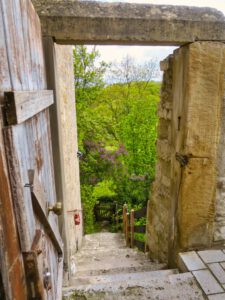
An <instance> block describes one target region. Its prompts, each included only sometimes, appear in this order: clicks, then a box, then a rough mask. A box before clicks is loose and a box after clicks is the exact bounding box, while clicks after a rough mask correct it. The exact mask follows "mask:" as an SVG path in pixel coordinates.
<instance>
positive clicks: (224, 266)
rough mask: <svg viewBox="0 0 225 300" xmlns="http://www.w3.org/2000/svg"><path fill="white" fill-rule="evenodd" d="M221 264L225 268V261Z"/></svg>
mask: <svg viewBox="0 0 225 300" xmlns="http://www.w3.org/2000/svg"><path fill="white" fill-rule="evenodd" d="M220 265H221V267H222V268H223V269H224V270H225V262H222V263H220Z"/></svg>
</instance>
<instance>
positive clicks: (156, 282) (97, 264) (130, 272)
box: [63, 232, 204, 300]
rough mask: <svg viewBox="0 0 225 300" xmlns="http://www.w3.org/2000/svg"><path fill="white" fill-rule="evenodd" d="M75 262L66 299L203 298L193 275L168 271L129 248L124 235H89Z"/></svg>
mask: <svg viewBox="0 0 225 300" xmlns="http://www.w3.org/2000/svg"><path fill="white" fill-rule="evenodd" d="M75 263H76V268H77V271H76V274H75V276H73V277H72V279H71V282H70V286H69V287H65V288H64V291H63V293H64V299H67V300H69V299H71V300H72V299H75V300H76V299H77V300H114V299H115V300H120V299H121V300H122V299H124V300H126V299H129V300H134V299H135V300H136V299H158V300H173V299H182V300H183V299H184V300H191V299H192V300H201V299H204V298H203V296H202V292H201V290H200V289H199V287H198V286H197V284H196V281H195V279H194V278H193V276H192V274H191V273H183V274H179V273H178V270H177V269H174V270H166V269H165V267H166V265H165V264H158V263H154V262H151V261H150V260H149V259H148V257H147V256H146V255H145V254H144V253H141V252H139V251H138V250H135V249H130V248H126V247H125V241H124V238H123V235H122V234H118V233H108V232H104V233H103V232H102V233H98V234H92V235H86V236H85V238H84V243H83V247H82V249H81V250H80V251H79V252H78V253H77V255H76V256H75Z"/></svg>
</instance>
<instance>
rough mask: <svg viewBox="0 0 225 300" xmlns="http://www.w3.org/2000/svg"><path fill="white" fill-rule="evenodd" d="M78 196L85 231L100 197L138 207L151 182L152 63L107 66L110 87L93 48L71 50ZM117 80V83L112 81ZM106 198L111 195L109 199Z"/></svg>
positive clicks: (154, 92)
mask: <svg viewBox="0 0 225 300" xmlns="http://www.w3.org/2000/svg"><path fill="white" fill-rule="evenodd" d="M74 65H75V66H74V70H75V71H74V72H75V88H76V102H77V121H78V140H79V149H80V150H81V151H82V152H83V157H82V159H81V161H80V172H81V195H82V202H83V204H84V218H85V231H86V232H91V231H93V230H94V226H93V224H94V217H93V208H94V205H95V203H97V201H98V199H100V198H101V197H103V196H107V197H108V198H109V197H113V199H115V198H117V200H118V202H121V204H122V203H124V202H127V203H131V204H132V205H137V206H138V205H139V206H143V205H144V204H145V202H146V201H147V199H148V197H149V191H150V183H151V182H152V180H153V178H154V169H155V161H156V154H155V142H156V126H157V117H156V107H157V102H158V100H159V89H160V84H157V83H154V82H152V81H151V79H152V77H153V75H154V74H155V72H156V69H155V62H154V61H152V62H151V61H150V62H146V63H144V64H143V65H138V64H136V63H135V62H134V61H133V60H132V59H131V58H125V59H124V60H123V61H122V62H121V63H120V64H118V65H117V66H115V65H114V66H113V68H112V71H111V74H112V79H111V82H112V83H111V84H108V85H105V84H104V75H105V72H106V70H108V67H109V66H107V64H105V63H104V62H101V61H100V58H99V54H98V52H97V50H96V48H93V50H92V51H91V52H88V51H87V48H86V47H84V46H78V47H76V49H75V50H74ZM116 82H117V83H116ZM110 195H111V196H110Z"/></svg>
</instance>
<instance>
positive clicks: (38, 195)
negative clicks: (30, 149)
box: [29, 170, 63, 255]
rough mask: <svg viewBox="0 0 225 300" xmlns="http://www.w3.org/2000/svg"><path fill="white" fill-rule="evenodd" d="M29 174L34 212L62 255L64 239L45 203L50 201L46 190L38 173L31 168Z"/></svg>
mask: <svg viewBox="0 0 225 300" xmlns="http://www.w3.org/2000/svg"><path fill="white" fill-rule="evenodd" d="M29 174H30V178H29V179H30V186H31V193H32V203H33V209H34V212H35V214H36V216H37V217H38V219H39V220H40V222H41V224H42V225H43V226H44V228H45V232H47V233H48V235H49V237H50V238H51V240H52V242H53V244H54V246H55V248H56V249H57V251H58V253H59V254H60V255H61V254H62V253H63V247H62V240H61V237H60V235H59V231H58V227H57V224H56V223H55V221H54V219H53V220H52V218H50V217H49V218H48V212H47V209H46V207H45V203H48V202H47V198H46V196H45V192H44V190H43V188H42V186H41V183H40V181H39V179H38V176H37V173H36V172H34V171H33V170H30V171H29ZM50 214H51V213H50Z"/></svg>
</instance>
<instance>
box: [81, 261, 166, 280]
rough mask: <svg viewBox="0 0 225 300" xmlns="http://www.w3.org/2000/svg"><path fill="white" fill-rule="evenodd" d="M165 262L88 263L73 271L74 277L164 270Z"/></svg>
mask: <svg viewBox="0 0 225 300" xmlns="http://www.w3.org/2000/svg"><path fill="white" fill-rule="evenodd" d="M165 269H166V264H158V263H150V262H149V261H147V262H146V263H145V264H142V263H140V262H137V263H136V264H135V263H132V264H127V265H125V264H124V263H121V264H120V266H119V264H115V265H112V264H109V265H106V264H105V263H104V264H103V265H98V264H96V265H93V264H92V265H89V267H88V266H86V265H85V266H80V267H78V271H77V272H76V273H75V275H76V277H79V276H97V275H102V274H119V273H137V272H146V271H155V270H165Z"/></svg>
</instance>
